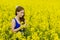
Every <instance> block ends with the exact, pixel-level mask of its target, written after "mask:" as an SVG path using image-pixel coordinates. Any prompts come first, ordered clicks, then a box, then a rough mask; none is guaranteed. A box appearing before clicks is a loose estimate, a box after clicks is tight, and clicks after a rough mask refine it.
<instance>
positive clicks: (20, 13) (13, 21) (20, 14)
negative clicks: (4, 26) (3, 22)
mask: <svg viewBox="0 0 60 40" xmlns="http://www.w3.org/2000/svg"><path fill="white" fill-rule="evenodd" d="M23 15H24V10H21V11H20V12H17V16H16V17H15V18H16V20H17V22H18V23H19V24H20V21H19V17H22V16H23ZM11 26H12V32H16V31H18V30H20V29H21V28H20V27H19V28H17V29H14V27H15V20H14V19H13V20H12V23H11Z"/></svg>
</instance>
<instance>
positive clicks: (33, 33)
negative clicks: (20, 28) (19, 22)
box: [0, 0, 60, 40]
mask: <svg viewBox="0 0 60 40" xmlns="http://www.w3.org/2000/svg"><path fill="white" fill-rule="evenodd" d="M16 6H22V7H24V9H25V20H26V23H27V28H26V30H25V32H24V34H23V33H21V32H18V33H12V32H11V20H12V19H13V18H14V17H15V9H16ZM16 38H18V40H60V0H0V40H16Z"/></svg>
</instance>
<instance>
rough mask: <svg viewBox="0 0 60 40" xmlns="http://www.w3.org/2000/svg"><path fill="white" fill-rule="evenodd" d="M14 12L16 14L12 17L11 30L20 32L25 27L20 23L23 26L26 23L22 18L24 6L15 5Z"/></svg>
mask: <svg viewBox="0 0 60 40" xmlns="http://www.w3.org/2000/svg"><path fill="white" fill-rule="evenodd" d="M15 13H16V14H15V15H16V16H15V18H14V19H12V32H18V31H20V32H22V31H23V30H24V29H25V28H24V27H22V25H24V26H25V25H26V23H25V22H26V21H25V19H24V16H25V14H24V13H25V12H24V8H23V7H21V6H17V7H16V11H15ZM22 22H23V23H22ZM21 23H22V24H21ZM21 29H22V30H21Z"/></svg>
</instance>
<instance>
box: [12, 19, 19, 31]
mask: <svg viewBox="0 0 60 40" xmlns="http://www.w3.org/2000/svg"><path fill="white" fill-rule="evenodd" d="M11 26H12V32H17V31H18V30H20V28H17V29H14V27H15V20H14V19H13V20H12V23H11Z"/></svg>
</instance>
